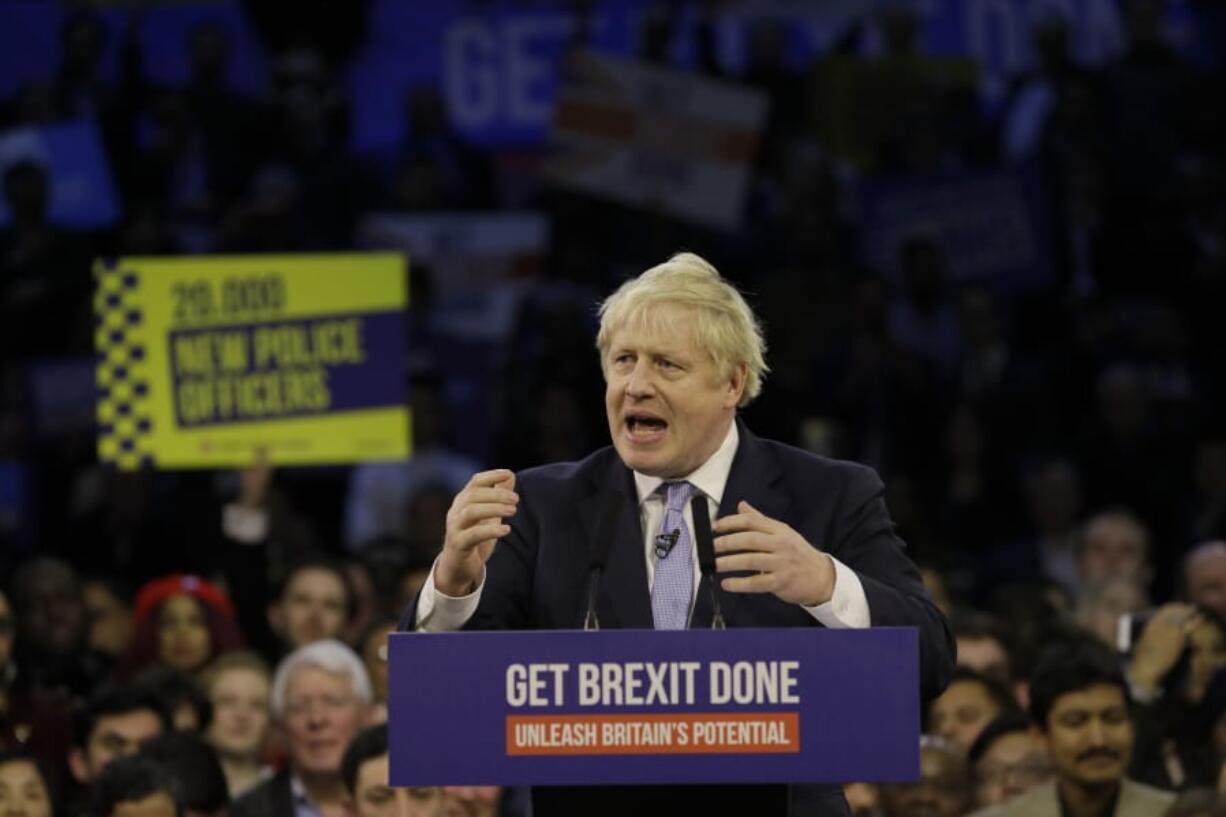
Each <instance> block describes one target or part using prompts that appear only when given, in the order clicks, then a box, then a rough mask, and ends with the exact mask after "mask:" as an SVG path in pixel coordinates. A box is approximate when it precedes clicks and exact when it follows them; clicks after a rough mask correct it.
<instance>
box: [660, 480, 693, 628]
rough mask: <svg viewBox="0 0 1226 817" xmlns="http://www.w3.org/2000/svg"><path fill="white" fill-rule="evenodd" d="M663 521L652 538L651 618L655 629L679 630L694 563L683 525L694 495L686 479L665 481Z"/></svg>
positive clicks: (685, 615)
mask: <svg viewBox="0 0 1226 817" xmlns="http://www.w3.org/2000/svg"><path fill="white" fill-rule="evenodd" d="M663 489H667V490H668V493H667V498H666V500H665V511H664V524H663V525H661V527H660V533H659V535H658V536H656V538H655V540H654V541H653V543H652V544H653V545H654V554H655V559H656V575H655V582H654V583H653V584H652V586H651V617H652V620H653V621H654V622H655V626H656V629H657V630H682V629H684V628H685V625H686V620H687V619H688V618H689V615H690V593H691V592H692V591H693V589H694V565H693V562H692V560H691V559H690V548H691V545H690V541H691V540H690V529H689V527H688V526H687V525H686V524H685V506H686V503H687V502H689V501H690V497H691V496H692V495H693V494H694V490H695V489H694V486H693V485H691V484H690V483H688V482H666V483H664V484H663V485H661V486H660V488H659V489H657V490H663Z"/></svg>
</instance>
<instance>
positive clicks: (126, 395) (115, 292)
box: [94, 253, 410, 470]
mask: <svg viewBox="0 0 1226 817" xmlns="http://www.w3.org/2000/svg"><path fill="white" fill-rule="evenodd" d="M94 272H95V277H96V279H97V289H96V292H95V302H94V306H95V313H96V316H97V327H96V331H95V348H96V350H97V353H98V363H97V381H98V429H99V431H98V458H99V460H101V461H103V462H109V463H114V464H115V465H117V466H118V467H119V468H121V469H125V470H127V469H135V468H140V467H157V468H221V467H237V466H243V465H248V464H251V463H252V462H254V461H255V460H256V458H257V457H259V456H264V457H266V459H267V461H268V462H269V463H270V464H273V465H309V464H315V465H323V464H343V463H353V462H362V461H367V460H377V459H402V458H405V457H407V456H408V454H409V436H410V435H409V415H408V409H407V407H406V404H405V402H406V401H405V397H406V394H405V389H406V382H405V381H406V377H405V363H404V360H405V348H404V343H405V323H404V322H405V308H406V306H407V305H408V277H407V262H406V259H405V258H404V256H403V255H399V254H395V253H334V254H319V255H249V256H202V257H192V258H155V257H131V258H120V259H117V260H106V261H99V262H97V263H96V264H95V268H94Z"/></svg>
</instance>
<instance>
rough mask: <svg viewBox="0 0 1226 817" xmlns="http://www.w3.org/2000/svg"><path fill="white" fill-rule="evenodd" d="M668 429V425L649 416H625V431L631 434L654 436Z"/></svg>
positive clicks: (657, 418)
mask: <svg viewBox="0 0 1226 817" xmlns="http://www.w3.org/2000/svg"><path fill="white" fill-rule="evenodd" d="M666 428H668V423H666V422H665V421H663V420H661V419H660V418H659V417H653V416H651V415H649V414H629V415H627V416H626V430H627V431H629V432H630V433H631V434H655V433H657V432H660V431H663V430H664V429H666Z"/></svg>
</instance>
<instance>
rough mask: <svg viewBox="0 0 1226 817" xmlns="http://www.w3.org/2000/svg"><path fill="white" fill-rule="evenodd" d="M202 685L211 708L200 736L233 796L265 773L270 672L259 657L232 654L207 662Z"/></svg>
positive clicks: (238, 653)
mask: <svg viewBox="0 0 1226 817" xmlns="http://www.w3.org/2000/svg"><path fill="white" fill-rule="evenodd" d="M201 681H202V683H203V685H204V689H205V693H206V694H207V695H208V697H209V702H210V703H212V705H213V720H212V722H211V723H210V724H209V727H208V729H207V730H206V731H205V733H204V734H205V738H206V739H207V740H208V742H209V744H210V745H211V746H212V747H213V749H214V750H216V752H217V756H218V758H219V759H220V760H221V768H222V770H223V771H224V772H225V776H226V786H227V788H228V790H229V792H230V797H231V798H237V797H238V796H239V795H240V794H243V793H245V792H246V791H247V790H248V789H250V788H252V787H253V786H255V785H256V784H257V783H259V782H261V781H262V780H264V779H265V778H266V777H267V776H268V775H269V774H270V770H269V769H268V767H267V766H265V765H264V764H263V762H262V761H263V751H264V745H265V742H266V741H267V739H268V732H269V727H270V725H271V713H270V696H271V692H272V674H271V673H270V672H269V670H268V665H267V664H265V663H264V659H262V658H260V657H259V656H258V655H256V654H254V653H249V652H232V653H227V654H226V655H223V656H221V657H220V658H218V659H217V660H216V661H214V662H213V663H212V664H210V665H209V666H208V668H206V669H205V671H204V674H203V676H202V678H201Z"/></svg>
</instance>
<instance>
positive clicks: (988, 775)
mask: <svg viewBox="0 0 1226 817" xmlns="http://www.w3.org/2000/svg"><path fill="white" fill-rule="evenodd" d="M966 757H967V760H968V761H969V762H970V764H971V770H972V772H973V774H974V778H975V808H987V807H988V806H999V805H1001V804H1002V803H1004V802H1006V801H1008V800H1012V799H1013V798H1014V797H1017V796H1019V795H1022V794H1025V793H1026V792H1028V791H1030V790H1031V789H1032V788H1034V787H1035V786H1037V785H1039V784H1041V783H1045V782H1047V780H1049V779H1050V778H1051V774H1052V768H1051V760H1050V759H1048V757H1047V748H1046V747H1045V746H1044V745H1043V742H1042V740H1040V739H1039V737H1038V735H1037V734H1036V733H1035V731H1034V729H1033V728H1032V726H1031V724H1030V719H1029V718H1027V717H1026V716H1025V715H1023V714H1022V713H1021V712H1014V713H1011V714H1008V715H1002V716H1001V717H999V718H997V719H996V720H994V721H992V722H991V723H989V724H988V725H987V726H986V727H984V729H983V731H982V732H980V733H979V737H978V738H976V739H975V742H974V743H973V744H971V748H970V750H969V751H968V752H967V755H966Z"/></svg>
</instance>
